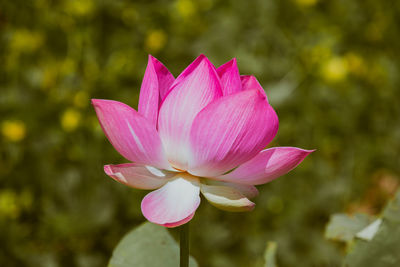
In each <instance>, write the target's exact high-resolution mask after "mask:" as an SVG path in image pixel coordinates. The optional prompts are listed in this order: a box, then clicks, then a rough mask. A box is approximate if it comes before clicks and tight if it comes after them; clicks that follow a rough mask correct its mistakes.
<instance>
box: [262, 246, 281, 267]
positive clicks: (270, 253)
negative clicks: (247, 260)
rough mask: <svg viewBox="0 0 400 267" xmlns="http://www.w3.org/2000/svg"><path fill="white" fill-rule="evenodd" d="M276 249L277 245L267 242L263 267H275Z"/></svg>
mask: <svg viewBox="0 0 400 267" xmlns="http://www.w3.org/2000/svg"><path fill="white" fill-rule="evenodd" d="M276 248H277V245H276V243H275V242H268V243H267V248H266V249H265V253H264V260H265V265H264V267H277V266H278V265H276Z"/></svg>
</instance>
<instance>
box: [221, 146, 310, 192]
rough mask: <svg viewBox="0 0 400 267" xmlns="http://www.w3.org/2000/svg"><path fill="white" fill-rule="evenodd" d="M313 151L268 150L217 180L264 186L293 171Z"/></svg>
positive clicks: (286, 148) (290, 148) (281, 148)
mask: <svg viewBox="0 0 400 267" xmlns="http://www.w3.org/2000/svg"><path fill="white" fill-rule="evenodd" d="M313 151H314V150H304V149H300V148H297V147H273V148H269V149H266V150H263V151H261V152H260V153H259V154H258V155H257V156H255V157H254V158H253V159H251V160H249V161H248V162H246V163H244V164H242V165H240V166H239V167H238V168H237V169H235V170H233V171H232V172H230V173H228V174H225V175H221V176H219V177H217V179H220V180H224V181H229V182H233V183H242V184H252V185H258V184H265V183H268V182H270V181H272V180H274V179H275V178H278V177H279V176H282V175H284V174H286V173H288V172H289V171H291V170H292V169H294V168H295V167H296V166H297V165H299V164H300V163H301V162H302V161H303V160H304V159H305V157H307V155H308V154H310V153H311V152H313Z"/></svg>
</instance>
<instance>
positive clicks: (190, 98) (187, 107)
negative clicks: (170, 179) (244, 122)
mask: <svg viewBox="0 0 400 267" xmlns="http://www.w3.org/2000/svg"><path fill="white" fill-rule="evenodd" d="M221 96H222V88H221V83H220V80H219V77H218V74H217V72H216V70H215V67H214V66H213V65H212V64H211V62H210V61H209V60H208V59H207V58H206V57H205V56H204V55H200V56H199V57H198V58H197V59H196V60H195V61H194V62H193V63H192V64H190V65H189V66H188V67H187V68H186V69H185V70H184V71H183V72H182V74H181V75H179V76H178V78H176V80H175V82H174V83H173V85H172V86H171V89H170V91H169V93H168V94H167V96H166V97H165V99H164V102H163V103H162V104H161V108H160V112H159V117H158V130H159V133H160V137H161V140H162V143H163V146H164V148H165V151H166V152H167V157H168V160H169V161H170V163H171V164H172V165H173V166H174V167H175V168H177V169H180V170H186V169H187V161H188V158H189V157H190V146H189V133H190V128H191V126H192V123H193V119H194V117H195V116H196V115H197V113H198V112H199V111H200V110H202V109H203V108H204V107H205V106H207V105H208V104H209V103H211V102H213V101H214V100H216V99H218V98H220V97H221Z"/></svg>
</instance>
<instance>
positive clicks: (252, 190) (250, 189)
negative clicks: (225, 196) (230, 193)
mask: <svg viewBox="0 0 400 267" xmlns="http://www.w3.org/2000/svg"><path fill="white" fill-rule="evenodd" d="M206 184H207V185H220V186H228V187H233V188H235V189H236V190H238V191H239V192H240V193H241V194H242V195H244V196H245V197H247V198H248V199H251V198H255V197H256V196H258V193H259V192H258V189H257V188H256V187H255V186H254V185H249V184H237V183H230V182H225V181H217V180H211V179H207V183H206Z"/></svg>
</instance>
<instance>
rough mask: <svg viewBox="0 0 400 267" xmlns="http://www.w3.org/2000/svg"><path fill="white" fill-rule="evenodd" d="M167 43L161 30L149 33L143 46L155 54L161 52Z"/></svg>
mask: <svg viewBox="0 0 400 267" xmlns="http://www.w3.org/2000/svg"><path fill="white" fill-rule="evenodd" d="M166 43H167V35H166V34H165V32H163V31H162V30H154V31H151V32H150V33H149V34H148V35H147V37H146V42H145V46H146V49H147V50H148V51H149V52H152V53H155V52H158V51H159V50H161V49H162V48H163V47H164V46H165V44H166Z"/></svg>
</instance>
